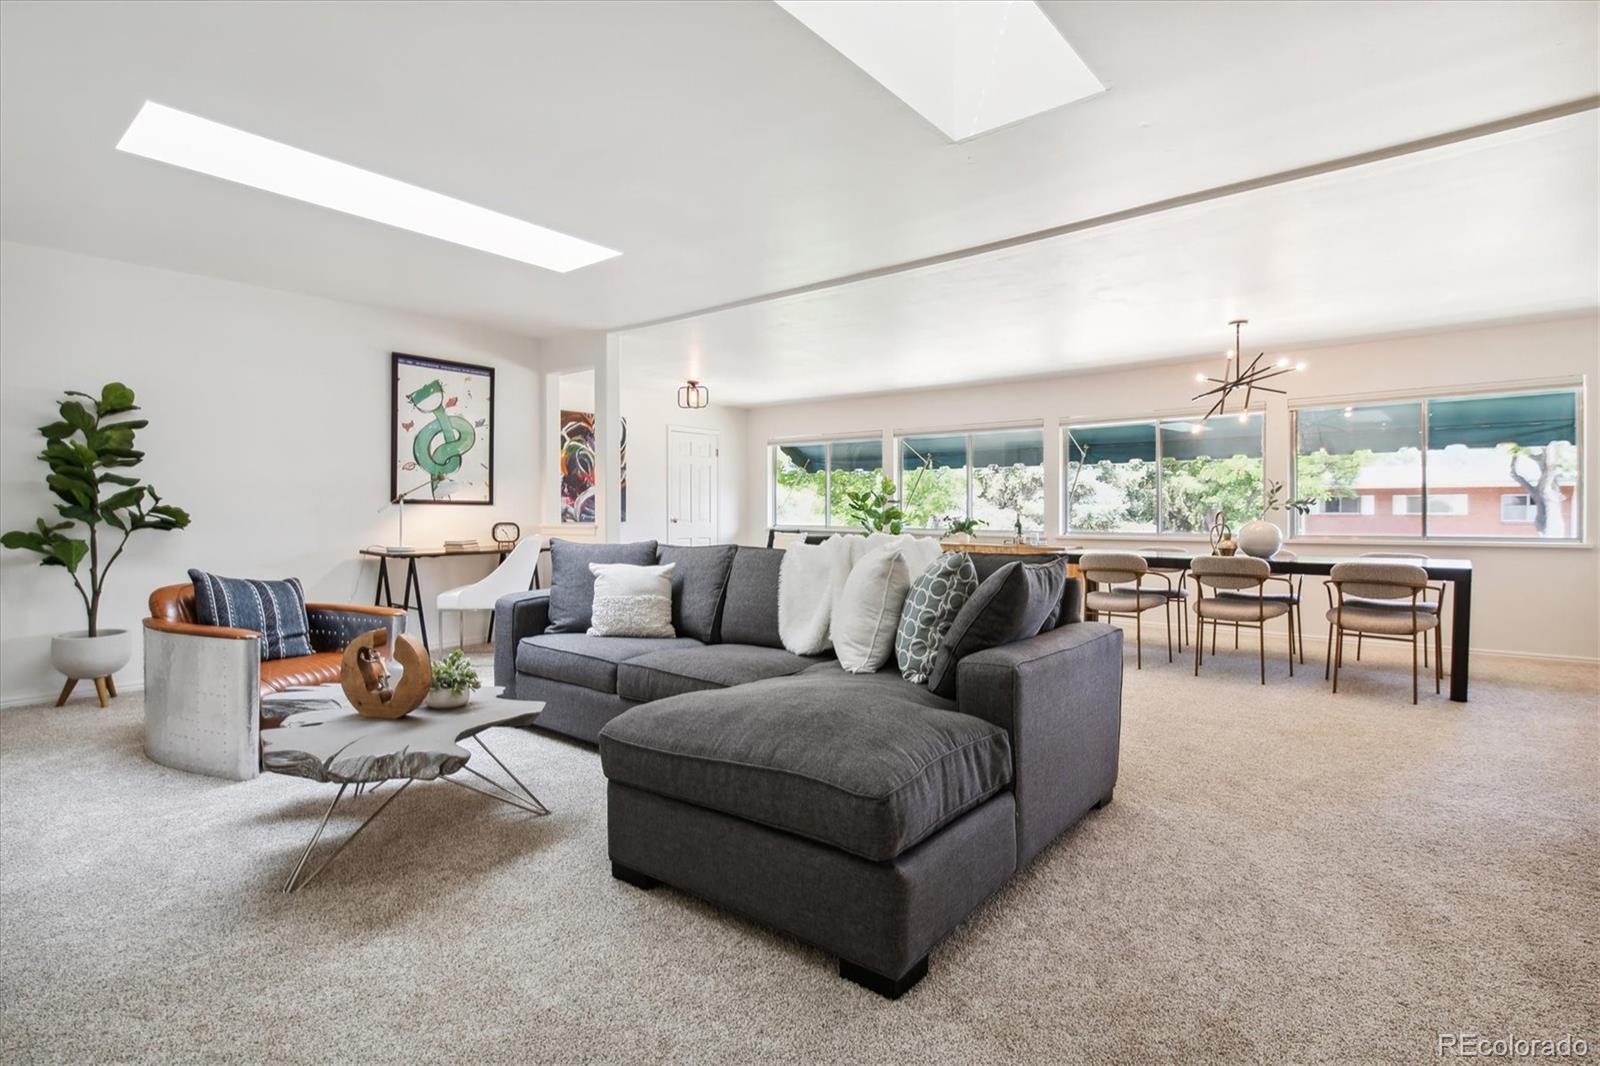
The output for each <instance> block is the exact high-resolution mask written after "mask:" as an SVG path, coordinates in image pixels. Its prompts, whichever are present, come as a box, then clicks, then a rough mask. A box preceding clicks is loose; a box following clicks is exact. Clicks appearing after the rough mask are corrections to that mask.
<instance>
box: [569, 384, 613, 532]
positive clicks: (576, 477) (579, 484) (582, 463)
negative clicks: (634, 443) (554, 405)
mask: <svg viewBox="0 0 1600 1066" xmlns="http://www.w3.org/2000/svg"><path fill="white" fill-rule="evenodd" d="M557 445H558V447H559V448H560V450H561V521H563V522H593V521H594V500H595V484H594V478H595V463H594V453H595V443H594V414H593V413H592V412H588V411H562V412H561V439H560V440H559V441H558V442H557ZM621 452H622V455H621V462H620V463H619V464H618V466H617V472H618V473H619V474H620V475H621V477H622V484H621V492H620V496H621V499H620V500H619V507H618V512H619V515H620V520H621V521H623V522H626V521H627V520H628V420H627V419H626V418H624V419H623V420H622V445H621Z"/></svg>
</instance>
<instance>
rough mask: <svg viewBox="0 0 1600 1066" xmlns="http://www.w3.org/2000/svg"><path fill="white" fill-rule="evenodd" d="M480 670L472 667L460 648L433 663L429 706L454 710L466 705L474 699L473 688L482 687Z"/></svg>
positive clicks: (439, 709)
mask: <svg viewBox="0 0 1600 1066" xmlns="http://www.w3.org/2000/svg"><path fill="white" fill-rule="evenodd" d="M482 687H483V682H482V681H479V680H478V671H476V670H474V669H473V668H472V660H471V659H468V658H467V657H466V656H465V655H464V654H462V651H461V649H460V648H457V649H455V650H454V651H452V652H451V653H450V654H449V655H446V656H445V657H444V658H443V659H440V660H439V661H438V662H436V663H434V664H433V681H432V682H431V685H430V687H429V689H428V706H429V707H432V708H433V709H434V710H436V711H453V710H455V709H456V708H458V707H465V706H466V705H467V703H468V702H469V701H470V700H471V699H472V690H473V689H475V688H482Z"/></svg>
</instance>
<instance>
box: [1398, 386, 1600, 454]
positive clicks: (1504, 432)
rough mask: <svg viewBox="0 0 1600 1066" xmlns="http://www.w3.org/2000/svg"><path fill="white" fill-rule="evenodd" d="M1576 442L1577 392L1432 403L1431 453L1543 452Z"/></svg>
mask: <svg viewBox="0 0 1600 1066" xmlns="http://www.w3.org/2000/svg"><path fill="white" fill-rule="evenodd" d="M1577 440H1578V395H1577V393H1574V392H1545V393H1539V394H1537V395H1530V396H1484V397H1479V398H1476V399H1471V400H1430V401H1428V448H1429V450H1430V451H1432V450H1436V449H1439V448H1448V447H1450V445H1452V444H1465V445H1466V446H1467V447H1469V448H1493V447H1496V446H1497V445H1501V444H1521V445H1526V446H1528V447H1532V448H1542V447H1544V446H1545V445H1547V444H1550V443H1552V442H1554V441H1565V442H1567V443H1569V444H1573V443H1576V442H1577Z"/></svg>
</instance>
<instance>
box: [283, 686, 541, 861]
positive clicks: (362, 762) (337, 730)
mask: <svg viewBox="0 0 1600 1066" xmlns="http://www.w3.org/2000/svg"><path fill="white" fill-rule="evenodd" d="M261 702H262V704H263V705H272V706H273V707H274V708H275V709H276V710H277V711H278V712H279V713H286V714H287V715H288V717H287V718H285V719H284V721H283V722H282V724H280V725H279V726H278V728H276V729H266V730H263V731H262V733H261V765H262V768H263V769H265V770H268V771H270V772H271V773H275V774H286V775H288V776H291V777H306V778H310V779H311V780H313V781H328V782H331V783H334V784H337V785H338V786H339V791H338V792H337V793H336V794H335V795H334V797H333V802H331V803H329V804H328V809H327V810H326V811H325V812H323V815H322V821H321V822H320V823H318V825H317V831H316V832H315V833H314V834H312V837H311V842H310V843H308V844H307V845H306V848H305V851H304V852H302V853H301V855H300V861H299V862H298V863H296V864H295V867H294V869H293V870H292V871H290V873H289V879H288V880H287V881H285V882H284V885H283V890H284V891H285V892H295V891H298V890H299V889H301V888H304V887H305V886H306V885H308V884H310V883H311V881H312V879H313V878H315V877H316V876H317V875H318V874H319V873H321V872H322V871H323V870H324V869H325V868H326V867H327V865H328V863H330V862H332V861H333V859H334V857H335V856H337V855H338V854H339V853H340V852H341V851H343V850H344V849H345V848H346V847H347V846H349V844H350V842H351V841H353V840H355V838H356V837H358V836H360V835H361V831H362V830H363V829H365V828H366V827H367V826H369V825H371V824H372V822H373V820H374V819H376V818H377V817H378V815H380V814H382V813H383V811H384V809H385V808H386V807H388V806H389V804H391V803H393V802H394V801H395V799H396V798H398V797H399V795H400V793H402V792H404V791H405V790H406V789H407V788H410V787H411V785H412V783H413V782H416V781H447V782H449V783H450V784H452V785H458V786H460V787H461V788H464V789H467V790H468V791H470V792H476V793H478V794H480V795H483V796H488V797H490V798H491V799H497V800H499V801H501V802H502V803H508V804H510V805H511V806H513V807H516V808H517V809H518V810H521V811H526V812H527V813H529V814H531V815H534V816H536V817H542V816H544V815H547V814H549V813H550V810H549V808H547V807H546V806H545V805H544V804H543V803H541V802H540V801H539V798H538V797H537V796H535V795H534V794H533V793H532V792H531V791H530V790H529V789H528V786H527V785H524V784H523V783H522V781H521V780H520V779H519V778H518V777H517V775H516V774H514V773H512V772H511V768H510V767H508V766H506V764H505V763H504V762H502V761H501V760H500V757H499V756H498V755H496V754H495V753H494V752H493V751H491V750H490V749H489V746H488V745H487V744H485V743H484V742H483V736H482V734H483V731H484V730H486V729H490V728H493V727H494V726H518V725H526V724H527V723H528V722H530V721H532V720H533V719H534V718H536V717H537V716H538V714H539V712H540V711H542V710H543V709H544V704H543V703H540V702H537V701H532V700H508V699H502V698H501V697H499V696H485V695H480V696H475V697H474V698H473V700H472V702H471V703H469V704H468V705H467V706H465V707H463V708H461V709H460V710H454V711H433V710H429V709H428V708H426V707H419V708H417V709H416V710H414V711H412V712H411V713H410V714H408V715H406V716H405V717H404V718H392V719H390V718H363V717H362V716H361V715H359V714H357V713H356V712H355V709H354V708H352V707H351V706H350V702H349V700H347V699H346V698H345V695H344V690H343V689H341V688H340V687H339V686H338V685H319V686H316V687H313V688H302V689H290V690H288V691H285V692H280V693H275V694H273V695H271V696H265V697H263V698H262V700H261ZM465 740H471V741H472V742H473V743H474V744H476V745H477V746H478V747H479V748H480V749H482V751H483V753H484V754H485V755H487V756H489V758H490V759H493V760H494V763H495V765H496V766H498V767H499V768H500V770H501V772H502V773H504V774H505V776H506V777H508V778H509V779H510V781H511V784H510V785H508V784H504V783H502V782H500V781H496V780H495V779H493V778H491V777H489V776H488V775H486V774H483V773H480V772H479V771H478V770H476V769H474V768H473V767H472V766H470V765H468V763H469V761H470V760H471V758H472V754H473V753H472V751H470V750H469V749H467V748H466V747H464V746H462V744H461V743H460V742H461V741H465ZM463 773H464V774H468V775H471V776H472V777H474V778H477V779H478V781H480V782H482V784H474V783H472V782H470V781H467V780H464V779H463V778H462V777H460V776H458V775H460V774H463ZM387 781H400V782H402V784H401V785H400V787H399V788H398V789H395V790H394V791H393V792H391V793H390V794H389V795H388V796H387V797H385V798H384V801H383V802H382V803H381V804H379V805H378V808H377V810H375V811H373V812H372V813H371V814H370V815H368V816H367V819H366V820H365V821H364V822H362V823H361V824H360V825H359V826H357V827H356V829H355V831H354V832H353V833H351V834H350V835H349V836H348V837H346V838H345V839H344V842H343V843H341V844H340V845H339V846H338V847H336V848H334V849H333V851H332V852H331V853H330V854H329V855H328V856H327V858H325V859H323V860H322V862H321V863H319V864H318V865H317V867H316V869H314V870H312V871H311V872H310V873H309V874H307V875H306V876H305V877H301V876H300V872H301V871H302V870H303V869H305V865H306V862H307V860H308V859H310V858H311V851H312V849H313V848H315V847H316V846H317V841H318V840H320V839H322V832H323V830H324V829H326V828H327V825H328V819H329V818H330V817H331V816H332V815H333V811H334V808H335V807H337V806H338V805H339V801H340V800H341V799H343V798H344V795H345V792H346V790H348V789H350V788H351V787H352V786H354V788H355V795H356V796H359V795H360V794H361V793H362V792H363V791H369V792H372V791H377V788H378V787H379V786H381V785H382V784H383V783H384V782H387ZM513 785H514V786H515V788H513V787H512V786H513ZM485 786H487V787H485Z"/></svg>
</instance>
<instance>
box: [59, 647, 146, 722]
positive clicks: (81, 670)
mask: <svg viewBox="0 0 1600 1066" xmlns="http://www.w3.org/2000/svg"><path fill="white" fill-rule="evenodd" d="M132 658H133V638H132V637H130V636H129V635H128V631H127V630H126V629H102V630H101V631H100V632H99V633H97V634H95V635H94V636H92V637H91V636H90V635H89V631H88V630H86V629H79V630H76V631H74V632H71V633H62V634H61V635H60V636H56V637H51V638H50V665H51V666H54V667H55V668H56V669H57V670H59V671H60V672H61V673H63V674H65V675H67V683H66V684H64V685H62V686H61V696H60V698H59V699H57V700H56V706H57V707H60V706H61V705H63V704H64V703H66V702H67V698H68V697H69V696H71V695H72V690H73V689H74V688H76V687H77V684H78V682H79V681H93V682H94V690H95V694H96V695H98V696H99V697H100V706H102V707H104V706H105V705H106V703H107V701H108V700H109V699H110V698H111V697H112V696H115V695H116V694H117V683H116V681H114V680H113V679H112V675H113V674H115V673H116V672H117V671H118V670H121V669H122V668H123V667H124V666H127V665H128V660H129V659H132Z"/></svg>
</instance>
